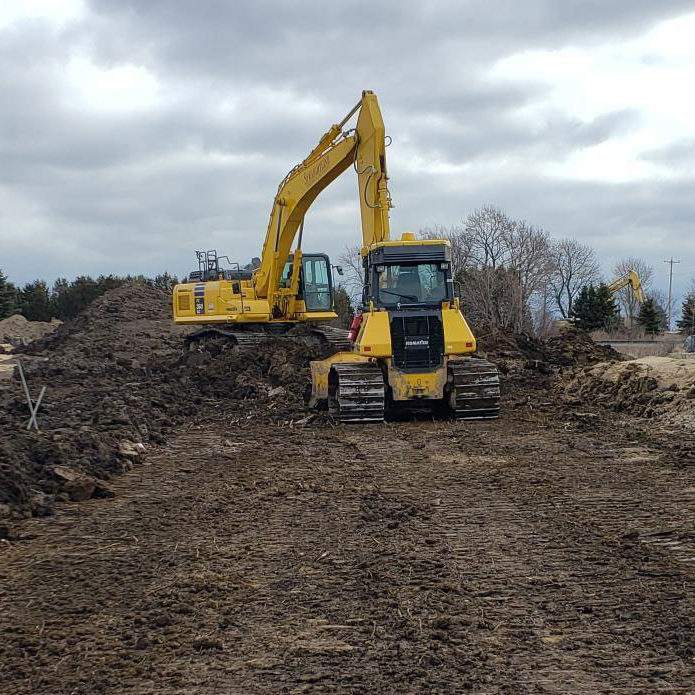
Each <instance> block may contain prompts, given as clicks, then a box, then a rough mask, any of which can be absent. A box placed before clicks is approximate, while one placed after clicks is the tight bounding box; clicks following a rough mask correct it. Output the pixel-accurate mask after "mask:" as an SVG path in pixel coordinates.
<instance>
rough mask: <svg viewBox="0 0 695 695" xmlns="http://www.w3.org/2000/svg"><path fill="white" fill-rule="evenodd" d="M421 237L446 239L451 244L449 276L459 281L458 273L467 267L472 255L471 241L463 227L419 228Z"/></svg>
mask: <svg viewBox="0 0 695 695" xmlns="http://www.w3.org/2000/svg"><path fill="white" fill-rule="evenodd" d="M420 237H421V238H422V239H446V240H447V241H448V242H449V243H450V244H451V276H452V277H453V278H454V279H456V280H459V281H460V275H461V272H462V271H463V269H464V268H467V267H468V265H469V264H470V262H471V258H472V255H473V243H472V239H471V236H470V234H468V233H467V232H466V230H465V228H464V227H458V226H454V227H448V228H447V227H440V226H435V227H433V228H430V227H428V228H426V229H421V230H420Z"/></svg>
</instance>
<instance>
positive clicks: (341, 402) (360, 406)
mask: <svg viewBox="0 0 695 695" xmlns="http://www.w3.org/2000/svg"><path fill="white" fill-rule="evenodd" d="M384 393H385V390H384V376H383V374H382V373H381V369H379V367H378V366H377V365H376V364H371V363H365V364H334V365H333V367H332V368H331V372H330V374H329V377H328V412H329V413H330V414H331V415H332V416H333V417H334V418H335V419H336V420H339V421H340V422H382V421H383V420H384V400H385V396H384Z"/></svg>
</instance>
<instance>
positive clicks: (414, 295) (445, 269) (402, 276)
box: [366, 245, 454, 310]
mask: <svg viewBox="0 0 695 695" xmlns="http://www.w3.org/2000/svg"><path fill="white" fill-rule="evenodd" d="M366 271H367V272H366V275H367V277H366V279H367V283H366V285H367V292H368V293H369V295H370V297H371V299H372V300H373V301H374V303H375V305H376V306H377V307H379V308H382V309H389V310H392V309H401V308H403V309H407V308H413V309H416V308H418V309H424V308H429V307H438V306H440V305H441V303H442V302H446V301H449V302H451V301H453V298H454V297H453V282H452V279H451V261H450V252H449V248H448V247H446V246H444V245H442V246H440V247H437V246H432V245H428V246H417V245H408V246H400V247H399V246H385V247H382V248H379V249H377V250H376V251H373V252H372V253H370V254H369V258H368V260H367V263H366Z"/></svg>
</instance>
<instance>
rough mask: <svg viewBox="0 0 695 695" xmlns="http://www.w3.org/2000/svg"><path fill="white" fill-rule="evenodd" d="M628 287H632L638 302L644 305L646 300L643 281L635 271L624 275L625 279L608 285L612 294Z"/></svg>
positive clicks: (619, 279) (622, 278)
mask: <svg viewBox="0 0 695 695" xmlns="http://www.w3.org/2000/svg"><path fill="white" fill-rule="evenodd" d="M628 285H629V286H630V287H632V292H633V294H634V295H635V298H636V299H637V302H638V303H639V304H642V303H643V302H644V300H645V296H644V290H643V289H642V281H641V280H640V276H639V275H638V274H637V273H636V272H635V271H634V270H631V271H629V272H628V273H627V274H626V275H623V277H621V278H618V279H617V280H616V281H615V282H612V283H611V284H610V285H608V289H609V291H610V293H611V294H615V293H616V292H619V291H620V290H622V289H623V288H624V287H627V286H628Z"/></svg>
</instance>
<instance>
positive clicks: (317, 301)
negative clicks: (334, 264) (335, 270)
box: [280, 253, 333, 312]
mask: <svg viewBox="0 0 695 695" xmlns="http://www.w3.org/2000/svg"><path fill="white" fill-rule="evenodd" d="M293 258H294V256H293V255H290V256H289V258H288V259H287V262H286V263H285V267H284V268H283V270H282V275H281V277H280V287H285V288H286V287H289V286H290V283H291V281H292V262H293ZM297 297H298V299H303V300H304V304H305V305H306V310H307V312H312V311H330V310H331V309H332V307H333V283H332V280H331V262H330V260H329V258H328V256H327V255H326V254H324V253H304V254H302V267H301V270H300V271H299V289H298V291H297Z"/></svg>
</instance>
